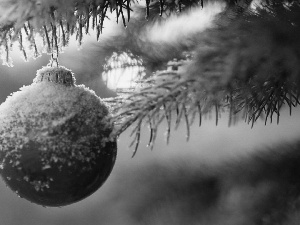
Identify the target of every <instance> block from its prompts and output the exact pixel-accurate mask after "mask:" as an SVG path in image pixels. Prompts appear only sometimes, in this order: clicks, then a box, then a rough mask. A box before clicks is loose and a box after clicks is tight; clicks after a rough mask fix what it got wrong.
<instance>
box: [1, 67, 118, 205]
mask: <svg viewBox="0 0 300 225" xmlns="http://www.w3.org/2000/svg"><path fill="white" fill-rule="evenodd" d="M112 130H113V125H112V124H111V122H110V115H109V111H108V108H107V106H106V105H105V104H104V103H103V102H102V101H101V100H100V98H99V97H97V96H96V95H95V93H94V92H93V91H91V90H89V89H87V88H86V87H84V86H83V85H75V79H74V77H73V74H72V73H71V71H69V70H68V69H66V68H64V67H50V66H47V67H44V68H42V69H40V70H38V71H37V76H36V78H35V79H34V82H33V83H32V84H31V85H29V86H24V87H22V88H21V89H20V91H18V92H15V93H13V94H12V95H11V96H9V97H8V98H7V99H6V101H5V102H4V103H2V105H1V106H0V163H1V164H0V173H1V176H2V178H3V179H4V181H5V183H6V184H7V185H8V186H9V187H10V188H11V189H12V190H13V191H14V192H16V193H17V194H18V195H19V196H20V197H23V198H25V199H27V200H29V201H31V202H34V203H37V204H40V205H44V206H63V205H68V204H71V203H74V202H77V201H79V200H82V199H84V198H85V197H87V196H89V195H91V194H92V193H93V192H95V191H96V190H97V189H98V188H99V187H100V186H101V185H102V184H103V183H104V181H105V180H106V179H107V177H108V176H109V174H110V172H111V170H112V168H113V166H114V163H115V159H116V154H117V144H116V140H115V139H111V138H110V134H111V132H112Z"/></svg>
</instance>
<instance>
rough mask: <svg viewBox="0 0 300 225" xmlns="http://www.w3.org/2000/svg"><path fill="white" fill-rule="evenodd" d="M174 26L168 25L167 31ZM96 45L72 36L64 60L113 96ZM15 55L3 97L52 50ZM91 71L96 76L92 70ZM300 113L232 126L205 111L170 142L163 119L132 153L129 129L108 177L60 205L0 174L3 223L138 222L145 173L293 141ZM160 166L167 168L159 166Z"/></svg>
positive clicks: (0, 86) (2, 82) (2, 84)
mask: <svg viewBox="0 0 300 225" xmlns="http://www.w3.org/2000/svg"><path fill="white" fill-rule="evenodd" d="M111 27H112V28H111V29H110V30H107V32H108V34H107V35H110V32H111V30H113V29H118V30H120V29H123V28H120V27H119V26H117V25H114V26H113V25H112V26H111ZM117 27H118V28H117ZM155 29H159V28H157V27H156V28H155ZM104 30H105V29H104ZM105 31H106V30H105ZM171 31H172V30H171V28H170V30H169V32H171ZM156 32H157V31H156ZM104 37H105V35H104ZM100 41H101V40H100ZM97 45H98V43H97V42H95V41H94V37H93V35H91V36H90V37H89V36H88V37H86V39H85V42H84V44H83V46H81V47H80V48H79V47H78V46H77V44H76V43H75V42H74V43H73V44H71V45H70V46H69V47H68V48H67V49H65V51H64V53H63V54H61V56H60V64H61V65H63V66H65V67H67V68H69V69H71V70H72V71H73V72H74V73H75V76H76V79H77V84H82V83H83V84H85V85H87V86H89V87H90V88H91V89H93V90H94V91H95V92H96V93H97V94H98V95H99V96H100V97H102V98H105V97H110V96H115V93H114V92H113V91H111V90H109V89H108V88H107V87H106V86H105V84H104V83H103V81H102V79H101V77H100V76H101V74H99V72H97V71H99V70H100V64H101V63H99V64H96V65H94V67H93V68H91V67H89V64H87V63H86V62H87V61H86V60H89V59H91V58H93V60H95V57H96V60H98V61H101V62H103V61H104V59H103V56H102V55H101V54H100V53H97V52H95V51H92V50H91V49H93V48H94V47H95V46H97ZM12 57H13V61H14V67H11V68H9V67H6V66H1V68H0V102H3V101H5V99H6V97H7V96H8V95H10V94H11V93H12V92H15V91H17V90H18V89H19V88H20V87H22V86H23V85H30V84H31V83H32V80H33V79H34V77H35V74H36V70H37V69H40V68H41V67H42V66H45V65H47V63H48V62H49V56H48V55H42V56H41V57H39V58H37V59H35V60H33V59H31V60H30V61H29V62H24V61H23V60H22V59H21V57H20V53H19V52H17V51H16V52H13V54H12ZM97 57H98V58H97ZM95 71H96V72H95ZM91 73H93V76H89V75H90V74H91ZM299 114H300V110H299V109H293V112H292V116H290V115H289V112H288V110H283V112H282V113H281V117H280V123H279V124H278V125H277V124H275V123H274V124H267V126H265V125H264V121H258V122H257V123H256V124H255V126H254V127H253V128H251V125H248V124H245V123H244V122H243V121H241V122H239V123H238V124H237V125H235V126H232V127H228V116H227V115H226V114H223V115H222V117H221V119H220V121H219V124H218V126H216V125H215V120H214V116H212V118H210V117H209V116H207V118H205V120H204V121H203V124H202V126H201V127H198V125H197V122H196V124H194V125H192V127H191V136H190V140H189V142H186V128H185V124H183V125H182V126H180V127H179V128H178V129H177V130H176V131H172V132H171V138H170V143H169V145H167V144H166V135H165V133H166V132H165V131H166V126H165V124H162V125H161V127H160V131H159V134H158V135H157V140H156V144H155V146H154V149H153V150H152V151H151V150H150V149H149V148H148V147H147V146H146V145H147V141H148V138H149V133H147V132H148V131H147V129H146V128H145V129H144V130H143V134H142V140H141V144H140V147H139V150H138V152H137V154H136V156H135V157H134V158H131V155H132V151H133V148H129V145H130V143H131V140H132V138H131V137H129V134H130V133H131V131H130V129H129V130H128V131H126V132H124V133H123V134H122V135H121V136H120V138H119V140H118V157H117V161H116V165H115V167H114V169H113V171H112V173H111V175H110V177H109V178H108V180H107V181H106V182H105V183H104V185H103V186H102V187H101V188H100V189H99V190H98V191H96V192H95V193H94V194H93V195H91V196H90V197H88V198H86V199H85V200H83V201H81V202H78V203H75V204H73V205H70V206H65V207H62V208H44V207H42V206H39V205H35V204H32V203H30V202H28V201H26V200H24V199H21V198H19V197H18V196H17V195H16V194H14V193H13V192H12V191H11V190H10V189H8V188H7V187H6V186H5V184H4V182H3V181H2V180H0V225H68V224H72V225H83V224H84V225H96V224H97V225H99V224H108V225H109V224H111V225H118V224H128V225H134V224H139V223H138V222H136V221H131V220H130V218H128V216H129V215H128V210H129V208H130V207H133V208H134V207H135V205H134V202H133V201H132V199H133V198H134V199H137V198H139V196H140V198H141V199H142V200H141V201H144V200H143V195H144V189H145V188H149V189H151V188H153V187H154V186H155V183H154V184H151V185H152V186H147V185H145V183H143V182H145V179H149V180H152V179H153V180H154V182H155V179H157V177H159V176H160V175H161V174H160V172H161V171H162V170H164V171H165V172H163V174H164V175H165V174H167V176H172V177H174V179H176V177H177V174H176V173H172V171H174V168H175V167H180V168H181V169H182V170H183V171H184V170H185V169H187V170H189V171H190V170H192V171H193V167H194V168H195V170H194V171H195V172H196V173H197V171H198V170H199V165H201V164H202V163H203V164H205V165H209V166H210V167H212V168H214V167H215V166H216V165H219V164H220V163H222V162H225V161H226V162H228V160H229V161H230V160H232V159H234V160H238V159H239V158H240V157H242V156H244V155H249V154H251V153H252V152H256V151H259V150H267V148H268V147H272V146H273V145H276V144H278V143H285V142H286V143H288V142H292V141H293V140H296V139H297V138H299V132H300V120H299ZM187 165H188V166H187ZM158 166H161V167H162V168H163V169H162V170H157V168H158ZM168 171H170V173H169V172H168ZM146 184H147V182H146ZM178 184H179V182H178ZM166 185H167V184H166ZM173 185H174V184H173ZM175 185H176V183H175ZM164 191H166V189H165V190H164ZM166 193H167V191H166ZM125 195H126V196H125ZM154 195H155V193H154ZM151 200H152V199H151V198H149V199H147V198H146V200H145V201H144V203H142V204H144V205H149V204H151ZM120 204H121V205H120ZM155 224H159V223H155Z"/></svg>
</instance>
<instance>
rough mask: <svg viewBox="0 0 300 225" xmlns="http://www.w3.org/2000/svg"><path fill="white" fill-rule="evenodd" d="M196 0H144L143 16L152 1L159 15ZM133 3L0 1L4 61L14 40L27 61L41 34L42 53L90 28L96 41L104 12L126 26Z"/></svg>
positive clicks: (0, 43)
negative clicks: (144, 9) (112, 14)
mask: <svg viewBox="0 0 300 225" xmlns="http://www.w3.org/2000/svg"><path fill="white" fill-rule="evenodd" d="M199 2H200V3H201V5H202V6H203V0H194V1H173V0H171V1H169V0H159V1H148V0H145V3H146V6H145V7H146V18H147V17H149V16H150V7H151V6H152V4H157V3H159V4H160V15H162V14H163V13H164V12H166V11H168V12H170V11H176V10H179V11H181V10H182V9H184V8H187V7H189V6H192V5H195V4H198V3H199ZM134 4H137V1H136V0H1V1H0V32H1V33H0V47H1V53H2V54H1V55H3V57H2V58H3V60H4V64H6V65H8V66H12V62H11V59H10V56H9V53H10V51H11V48H12V44H13V42H15V41H18V42H19V46H20V50H21V52H23V55H24V58H25V60H27V58H28V51H29V52H30V51H32V52H33V54H32V55H33V57H38V56H39V54H40V53H39V52H38V50H37V49H38V48H37V44H36V38H37V37H38V36H41V37H42V39H43V46H44V48H45V49H44V50H43V52H47V53H52V52H53V51H55V52H59V51H60V50H61V48H62V47H64V46H67V45H68V42H69V38H70V36H71V35H76V39H77V40H78V42H79V44H81V42H82V39H83V36H84V35H85V34H88V33H89V31H90V30H91V29H92V30H95V31H96V37H97V40H98V39H99V36H100V34H101V33H102V29H103V27H104V25H103V24H104V20H105V19H106V18H107V17H108V14H109V13H110V14H111V13H113V12H114V13H115V17H116V20H117V22H118V21H119V20H120V21H122V23H123V24H124V26H126V24H127V22H128V21H129V20H130V17H131V12H132V11H133V10H132V7H133V5H134ZM26 40H27V41H28V42H29V47H28V48H27V47H26V44H25V42H26Z"/></svg>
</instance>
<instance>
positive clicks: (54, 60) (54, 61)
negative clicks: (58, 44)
mask: <svg viewBox="0 0 300 225" xmlns="http://www.w3.org/2000/svg"><path fill="white" fill-rule="evenodd" d="M50 66H51V67H54V66H56V67H58V66H59V63H58V51H56V50H53V52H52V54H51V59H50Z"/></svg>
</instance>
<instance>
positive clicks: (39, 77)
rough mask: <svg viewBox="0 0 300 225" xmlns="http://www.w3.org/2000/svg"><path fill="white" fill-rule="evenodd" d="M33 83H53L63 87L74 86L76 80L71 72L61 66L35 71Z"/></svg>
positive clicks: (46, 67)
mask: <svg viewBox="0 0 300 225" xmlns="http://www.w3.org/2000/svg"><path fill="white" fill-rule="evenodd" d="M33 82H34V83H40V82H53V83H58V84H62V85H65V86H75V83H76V79H75V77H74V75H73V73H72V72H71V70H68V69H67V68H65V67H63V66H58V67H51V66H45V67H43V68H42V69H39V70H38V71H37V73H36V77H35V78H34V80H33Z"/></svg>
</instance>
